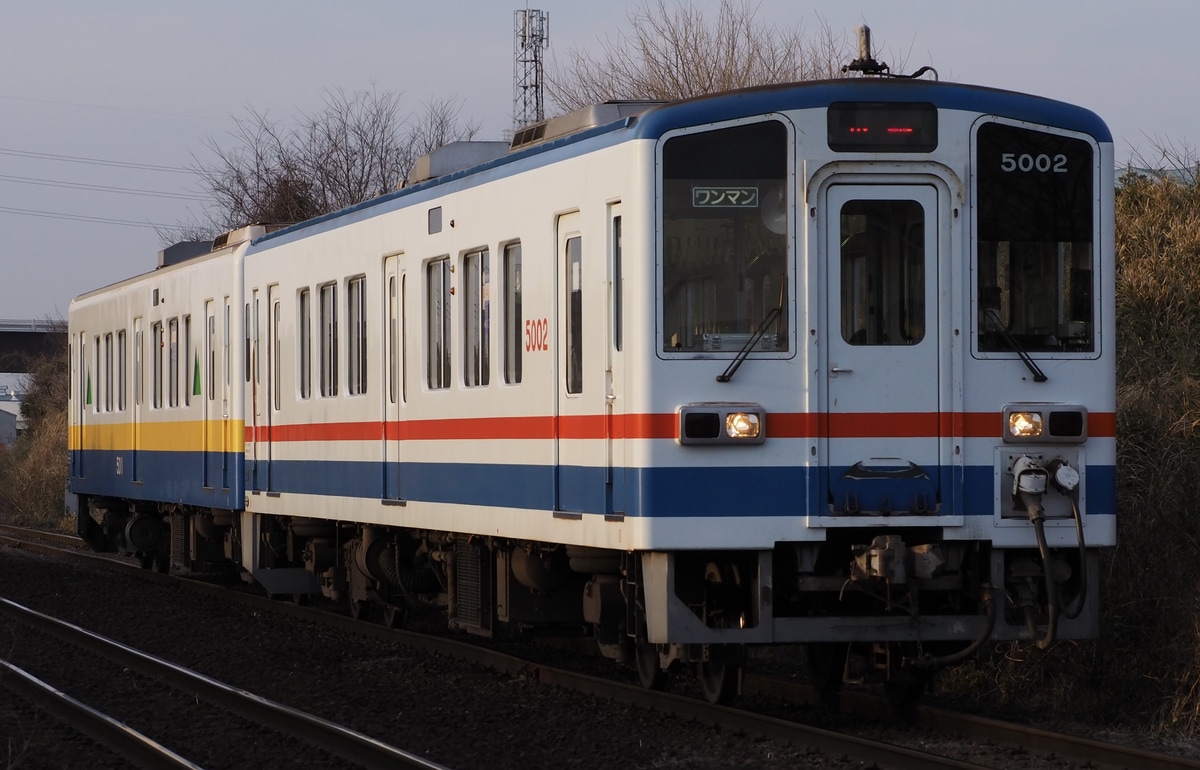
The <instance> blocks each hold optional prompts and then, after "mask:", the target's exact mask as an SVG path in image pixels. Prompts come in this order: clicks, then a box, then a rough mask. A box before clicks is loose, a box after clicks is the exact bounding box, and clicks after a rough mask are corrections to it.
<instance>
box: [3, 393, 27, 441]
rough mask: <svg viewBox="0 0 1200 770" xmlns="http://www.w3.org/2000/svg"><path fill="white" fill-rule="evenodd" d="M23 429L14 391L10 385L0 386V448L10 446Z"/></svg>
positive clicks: (23, 423) (18, 403)
mask: <svg viewBox="0 0 1200 770" xmlns="http://www.w3.org/2000/svg"><path fill="white" fill-rule="evenodd" d="M24 427H25V420H24V418H23V417H21V402H20V400H18V398H17V393H16V391H15V390H14V389H13V388H12V386H10V385H4V384H0V447H8V446H12V444H13V443H14V442H15V441H16V440H17V436H18V435H20V432H21V429H22V428H24Z"/></svg>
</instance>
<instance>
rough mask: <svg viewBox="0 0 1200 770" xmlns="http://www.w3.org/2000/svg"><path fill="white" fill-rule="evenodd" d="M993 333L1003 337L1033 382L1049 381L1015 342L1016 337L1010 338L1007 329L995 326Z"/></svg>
mask: <svg viewBox="0 0 1200 770" xmlns="http://www.w3.org/2000/svg"><path fill="white" fill-rule="evenodd" d="M993 331H995V332H996V333H997V334H999V335H1000V336H1001V337H1003V338H1004V341H1005V342H1007V343H1008V346H1009V347H1010V348H1012V349H1013V352H1015V353H1016V354H1017V355H1018V356H1019V357H1020V359H1021V360H1022V361H1023V362H1025V366H1026V367H1028V368H1029V371H1030V373H1032V374H1033V381H1034V382H1045V381H1046V380H1048V379H1049V378H1048V377H1047V376H1046V374H1045V372H1043V371H1042V370H1041V369H1040V368H1039V367H1038V365H1037V364H1035V363H1034V362H1033V359H1032V358H1030V357H1029V353H1028V352H1026V350H1025V348H1024V347H1022V346H1021V343H1020V342H1018V341H1017V338H1016V337H1014V336H1012V333H1011V332H1009V330H1008V329H1005V328H1004V327H1003V326H1000V325H997V326H996V328H995V329H994V330H993Z"/></svg>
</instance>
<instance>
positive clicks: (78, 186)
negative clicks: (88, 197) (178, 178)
mask: <svg viewBox="0 0 1200 770" xmlns="http://www.w3.org/2000/svg"><path fill="white" fill-rule="evenodd" d="M0 181H3V182H16V183H18V184H33V185H39V186H42V187H66V188H68V189H71V190H91V191H94V192H106V193H119V194H121V195H144V196H146V197H150V198H175V199H178V200H186V201H207V200H210V199H209V198H208V197H207V196H204V195H199V194H197V193H182V192H166V191H163V190H141V189H138V188H136V187H110V186H109V185H103V184H86V183H84V182H63V181H59V180H54V179H36V178H33V177H26V176H8V175H7V174H0Z"/></svg>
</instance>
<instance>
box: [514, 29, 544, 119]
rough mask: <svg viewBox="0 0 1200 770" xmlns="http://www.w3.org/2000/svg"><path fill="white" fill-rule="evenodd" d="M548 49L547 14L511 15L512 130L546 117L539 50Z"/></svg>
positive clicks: (540, 53) (540, 52)
mask: <svg viewBox="0 0 1200 770" xmlns="http://www.w3.org/2000/svg"><path fill="white" fill-rule="evenodd" d="M548 45H550V12H549V11H536V10H530V9H529V8H526V9H525V10H523V11H515V12H514V13H513V128H514V129H516V128H521V127H522V126H527V125H529V124H530V123H537V122H538V121H539V120H544V119H545V117H546V110H545V104H544V101H543V98H542V92H543V89H542V76H543V75H542V50H543V49H545V48H546V46H548Z"/></svg>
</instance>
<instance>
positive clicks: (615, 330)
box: [612, 216, 769, 350]
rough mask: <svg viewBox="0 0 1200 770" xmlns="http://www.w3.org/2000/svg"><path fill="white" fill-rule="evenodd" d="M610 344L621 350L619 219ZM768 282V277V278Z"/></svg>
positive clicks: (615, 230) (614, 235)
mask: <svg viewBox="0 0 1200 770" xmlns="http://www.w3.org/2000/svg"><path fill="white" fill-rule="evenodd" d="M612 250H613V255H612V271H613V278H612V281H613V283H612V314H613V318H612V335H613V338H612V344H613V349H614V350H620V349H621V312H622V310H621V292H622V289H623V287H622V283H623V279H622V276H621V217H620V216H615V217H613V220H612ZM768 280H769V277H768Z"/></svg>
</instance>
